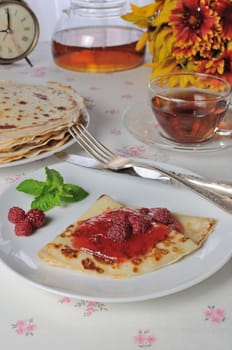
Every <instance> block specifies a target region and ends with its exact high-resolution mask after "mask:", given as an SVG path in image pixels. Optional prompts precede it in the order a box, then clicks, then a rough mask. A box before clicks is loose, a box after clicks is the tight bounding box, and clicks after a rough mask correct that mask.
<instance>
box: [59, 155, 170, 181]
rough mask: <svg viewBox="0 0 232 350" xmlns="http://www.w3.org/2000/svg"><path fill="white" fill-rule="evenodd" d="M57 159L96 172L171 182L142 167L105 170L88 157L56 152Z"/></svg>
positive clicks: (101, 165)
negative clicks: (104, 171) (103, 171)
mask: <svg viewBox="0 0 232 350" xmlns="http://www.w3.org/2000/svg"><path fill="white" fill-rule="evenodd" d="M54 156H56V157H57V158H59V159H60V160H63V161H65V162H68V163H71V164H75V165H80V166H83V167H86V168H92V169H97V170H106V171H110V172H117V173H120V174H128V175H132V176H139V177H145V178H150V179H153V180H160V181H165V182H169V183H170V182H172V181H173V180H171V179H170V178H169V177H168V176H166V175H163V174H161V173H160V172H159V171H156V170H150V169H149V170H148V169H145V168H142V167H133V168H125V169H121V170H117V171H116V170H111V169H107V168H105V167H104V165H103V164H102V163H100V162H98V161H97V160H96V159H94V158H89V157H83V156H79V155H78V154H69V153H66V152H57V153H55V154H54Z"/></svg>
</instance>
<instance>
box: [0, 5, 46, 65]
mask: <svg viewBox="0 0 232 350" xmlns="http://www.w3.org/2000/svg"><path fill="white" fill-rule="evenodd" d="M39 31H40V29H39V22H38V19H37V17H36V15H35V14H34V12H33V11H32V10H31V8H30V7H29V6H28V5H27V4H26V2H25V1H23V0H0V64H9V63H14V62H16V61H19V60H21V59H26V60H27V62H28V63H29V64H30V65H31V62H30V61H29V59H28V57H27V56H28V55H29V54H30V53H31V52H32V51H33V50H34V48H35V47H36V45H37V42H38V39H39Z"/></svg>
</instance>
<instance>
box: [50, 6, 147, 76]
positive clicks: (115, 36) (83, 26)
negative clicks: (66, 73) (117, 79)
mask: <svg viewBox="0 0 232 350" xmlns="http://www.w3.org/2000/svg"><path fill="white" fill-rule="evenodd" d="M125 11H126V2H125V1H124V0H71V1H70V7H69V8H67V9H65V10H63V14H62V16H61V18H60V19H59V20H58V22H57V25H56V27H55V31H54V33H53V36H52V54H53V58H54V61H55V63H56V64H57V65H58V66H60V67H62V68H65V69H69V70H74V71H84V72H115V71H122V70H127V69H131V68H135V67H137V66H139V65H141V64H143V62H144V56H145V48H144V49H142V50H141V51H137V50H136V44H137V42H138V39H139V38H140V36H141V34H142V31H141V30H139V29H138V28H135V27H134V26H133V25H131V24H128V23H127V22H126V21H124V20H123V19H122V18H121V15H122V14H123V13H125Z"/></svg>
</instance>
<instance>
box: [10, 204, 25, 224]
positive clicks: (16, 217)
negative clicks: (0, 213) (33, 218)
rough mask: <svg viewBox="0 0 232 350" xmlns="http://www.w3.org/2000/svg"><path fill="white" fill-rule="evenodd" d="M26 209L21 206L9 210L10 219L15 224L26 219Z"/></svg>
mask: <svg viewBox="0 0 232 350" xmlns="http://www.w3.org/2000/svg"><path fill="white" fill-rule="evenodd" d="M25 215H26V214H25V211H24V210H23V209H22V208H20V207H12V208H10V210H9V212H8V220H9V221H10V222H12V223H13V224H16V223H17V222H19V221H21V220H23V219H25Z"/></svg>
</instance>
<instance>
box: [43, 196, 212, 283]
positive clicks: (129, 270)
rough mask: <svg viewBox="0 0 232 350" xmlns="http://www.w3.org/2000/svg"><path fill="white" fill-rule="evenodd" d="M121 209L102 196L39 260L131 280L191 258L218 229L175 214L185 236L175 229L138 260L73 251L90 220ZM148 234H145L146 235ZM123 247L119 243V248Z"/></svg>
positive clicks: (205, 220)
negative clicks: (82, 228)
mask: <svg viewBox="0 0 232 350" xmlns="http://www.w3.org/2000/svg"><path fill="white" fill-rule="evenodd" d="M120 208H124V206H123V205H122V204H120V203H118V202H116V201H114V200H113V199H112V198H111V197H109V196H107V195H102V196H101V197H99V198H98V199H97V200H96V202H95V203H94V204H93V205H92V206H91V207H90V208H89V209H88V210H87V211H86V213H85V214H84V215H82V216H81V217H80V218H79V219H78V220H77V221H76V222H74V223H73V224H70V226H68V227H67V228H66V229H65V230H64V231H63V232H62V233H60V234H59V235H57V236H56V238H55V239H54V240H53V241H52V242H49V243H48V244H46V245H45V246H44V247H43V248H42V249H40V251H39V252H38V257H39V258H40V259H41V260H42V261H43V262H45V263H47V264H49V265H55V266H59V267H64V268H69V269H73V270H77V271H82V272H84V273H91V274H94V275H100V276H103V277H107V278H128V277H133V276H137V275H141V274H145V273H148V272H153V271H155V270H156V269H159V268H161V267H164V266H167V265H168V264H171V263H174V262H176V261H177V260H179V259H181V258H183V257H184V256H186V255H188V254H191V253H192V252H194V251H195V250H196V249H198V248H199V247H200V246H201V245H202V244H203V243H204V241H205V240H206V239H207V237H208V236H209V234H210V233H211V232H212V231H213V229H214V226H215V225H216V220H215V219H213V218H206V217H197V216H189V215H182V214H173V216H174V218H175V220H177V222H178V223H180V226H182V228H183V230H182V231H183V232H178V231H177V230H176V229H175V228H172V229H171V230H170V232H169V233H168V235H167V236H166V237H165V239H164V240H162V241H160V242H158V243H157V244H155V245H154V246H153V247H150V249H148V251H143V252H142V253H141V254H137V255H136V254H135V256H131V257H129V258H128V259H124V260H123V261H121V260H117V259H116V260H115V259H112V257H107V256H105V255H104V254H99V252H98V251H97V250H96V251H95V252H94V251H91V250H88V249H86V248H84V249H77V248H76V247H74V245H73V242H74V241H73V239H75V240H78V239H80V237H78V236H76V235H75V231H76V230H78V228H80V227H81V225H83V223H84V224H85V223H86V222H88V219H90V222H91V220H92V219H93V221H92V222H94V220H95V219H94V218H97V217H98V216H99V215H101V214H103V213H109V212H110V211H112V210H113V211H115V210H117V209H120ZM163 226H164V225H163ZM177 227H178V226H177ZM146 234H147V233H144V235H146ZM98 235H101V232H96V233H94V235H93V237H91V239H93V240H97V239H98ZM143 237H144V236H143V235H140V243H139V244H140V247H142V246H143V245H144V238H143ZM128 241H129V240H128ZM120 244H121V243H118V246H120ZM112 247H113V248H112V251H114V250H115V247H116V246H115V245H114V246H112ZM117 248H118V247H117ZM139 249H140V248H139ZM113 255H114V253H113Z"/></svg>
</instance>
